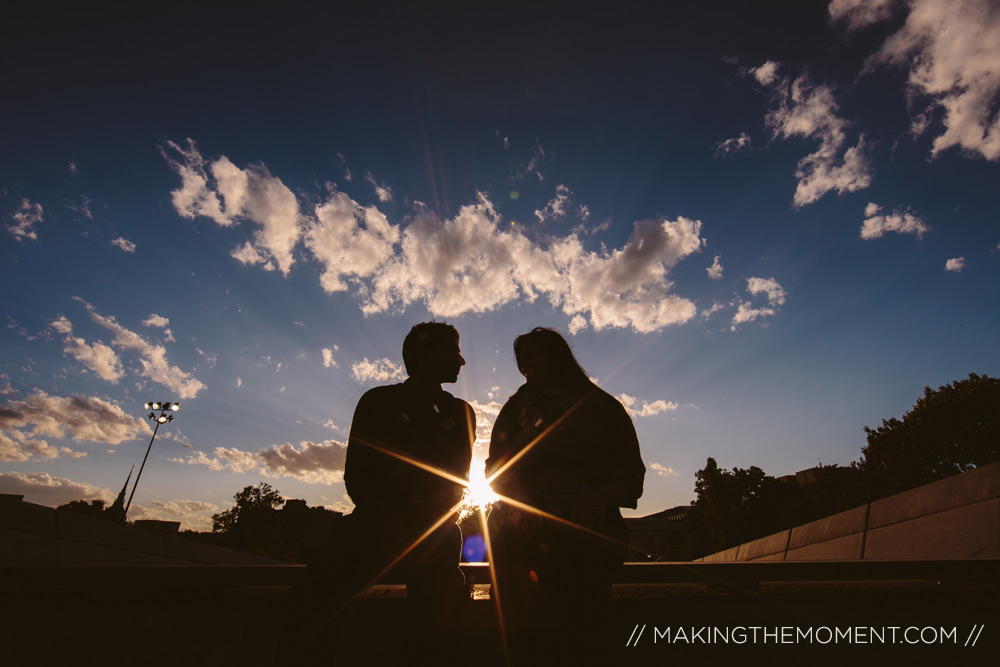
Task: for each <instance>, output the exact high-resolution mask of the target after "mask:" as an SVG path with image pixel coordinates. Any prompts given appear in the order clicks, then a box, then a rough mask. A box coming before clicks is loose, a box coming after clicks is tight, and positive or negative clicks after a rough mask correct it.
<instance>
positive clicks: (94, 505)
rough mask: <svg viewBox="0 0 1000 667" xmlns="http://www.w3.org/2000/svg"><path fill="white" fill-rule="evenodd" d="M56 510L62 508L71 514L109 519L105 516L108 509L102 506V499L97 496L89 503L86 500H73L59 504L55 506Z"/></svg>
mask: <svg viewBox="0 0 1000 667" xmlns="http://www.w3.org/2000/svg"><path fill="white" fill-rule="evenodd" d="M56 509H57V510H63V511H66V512H72V513H73V514H82V515H83V516H89V517H91V518H94V519H110V518H111V517H108V516H105V513H106V512H107V511H108V510H107V509H105V507H104V500H102V499H100V498H97V499H96V500H91V501H90V502H89V503H88V502H87V501H86V500H74V501H71V502H68V503H66V504H65V505H60V506H59V507H57V508H56Z"/></svg>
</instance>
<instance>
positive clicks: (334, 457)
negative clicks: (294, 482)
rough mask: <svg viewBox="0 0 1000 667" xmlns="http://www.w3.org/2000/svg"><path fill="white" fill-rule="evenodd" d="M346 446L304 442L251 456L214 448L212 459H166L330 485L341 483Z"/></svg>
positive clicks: (199, 456) (202, 455)
mask: <svg viewBox="0 0 1000 667" xmlns="http://www.w3.org/2000/svg"><path fill="white" fill-rule="evenodd" d="M346 455H347V445H346V444H344V443H342V442H337V441H336V440H324V441H323V442H321V443H314V442H308V441H304V442H301V443H299V446H298V447H295V446H294V445H292V444H291V443H288V442H286V443H284V444H282V445H272V446H271V447H265V448H263V449H258V450H257V451H255V452H245V451H242V450H239V449H236V448H226V447H216V448H215V450H214V451H213V456H209V455H207V454H205V452H202V451H198V452H196V453H194V454H193V455H190V456H187V457H186V458H177V459H170V460H171V461H173V462H175V463H181V464H186V465H204V466H207V467H208V468H209V470H215V471H222V470H229V471H231V472H233V473H237V474H243V473H246V472H249V471H255V472H258V473H260V474H262V475H266V476H270V477H291V478H294V479H298V480H300V481H303V482H307V483H310V484H334V483H337V482H341V481H343V479H344V462H345V460H346Z"/></svg>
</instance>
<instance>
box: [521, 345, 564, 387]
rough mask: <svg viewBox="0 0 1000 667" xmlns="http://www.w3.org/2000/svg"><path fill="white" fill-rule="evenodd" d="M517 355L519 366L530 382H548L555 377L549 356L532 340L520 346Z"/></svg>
mask: <svg viewBox="0 0 1000 667" xmlns="http://www.w3.org/2000/svg"><path fill="white" fill-rule="evenodd" d="M516 357H517V368H518V370H520V371H521V375H523V376H524V378H525V379H526V380H527V381H528V382H531V383H541V384H548V383H551V382H552V381H553V380H554V379H555V378H554V373H553V369H552V364H551V362H550V361H549V359H548V357H547V356H546V355H545V353H544V352H543V351H542V349H541V348H540V347H538V346H537V345H535V344H534V343H532V342H531V341H524V342H523V343H521V344H520V345H519V346H518V348H517V354H516Z"/></svg>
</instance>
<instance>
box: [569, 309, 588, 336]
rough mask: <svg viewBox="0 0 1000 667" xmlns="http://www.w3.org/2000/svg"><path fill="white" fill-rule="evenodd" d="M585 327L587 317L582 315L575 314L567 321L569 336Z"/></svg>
mask: <svg viewBox="0 0 1000 667" xmlns="http://www.w3.org/2000/svg"><path fill="white" fill-rule="evenodd" d="M586 328H587V318H586V317H584V316H583V315H580V314H576V315H574V316H573V319H571V320H570V321H569V333H570V335H571V336H575V335H576V334H577V333H579V332H580V331H583V330H584V329H586Z"/></svg>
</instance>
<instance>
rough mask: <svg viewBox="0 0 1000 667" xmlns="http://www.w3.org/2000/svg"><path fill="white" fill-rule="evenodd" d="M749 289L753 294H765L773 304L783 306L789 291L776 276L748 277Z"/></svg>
mask: <svg viewBox="0 0 1000 667" xmlns="http://www.w3.org/2000/svg"><path fill="white" fill-rule="evenodd" d="M747 291H748V292H750V293H751V294H764V295H766V296H767V302H768V303H769V304H771V305H772V306H783V305H784V304H785V297H786V296H787V293H786V292H785V290H784V289H782V287H781V285H779V284H778V281H777V280H775V279H774V278H747Z"/></svg>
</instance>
